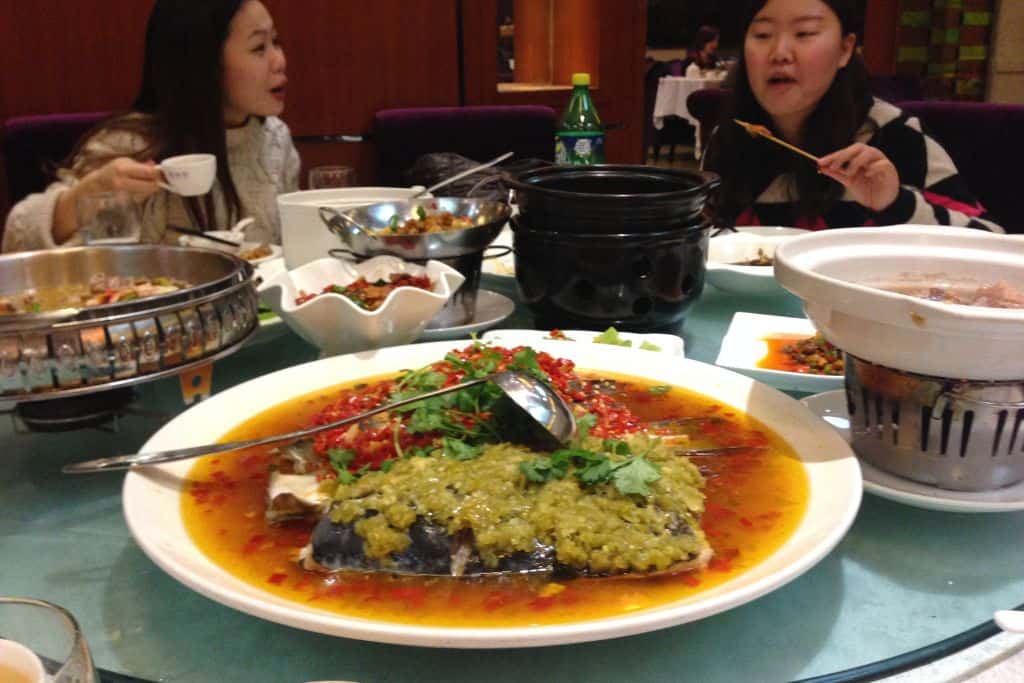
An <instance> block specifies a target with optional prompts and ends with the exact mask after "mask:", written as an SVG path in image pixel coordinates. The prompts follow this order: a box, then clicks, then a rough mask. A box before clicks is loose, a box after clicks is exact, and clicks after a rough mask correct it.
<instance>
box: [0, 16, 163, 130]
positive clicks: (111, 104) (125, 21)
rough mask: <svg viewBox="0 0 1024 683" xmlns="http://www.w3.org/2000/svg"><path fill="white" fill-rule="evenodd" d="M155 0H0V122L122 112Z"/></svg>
mask: <svg viewBox="0 0 1024 683" xmlns="http://www.w3.org/2000/svg"><path fill="white" fill-rule="evenodd" d="M152 5H153V3H152V0H73V1H72V2H68V1H67V0H33V2H19V1H18V0H5V1H4V2H0V27H3V31H2V36H3V37H2V39H0V93H2V95H0V97H2V99H0V119H6V118H8V117H11V116H18V115H22V114H44V113H52V112H68V111H99V110H107V109H125V108H127V107H128V106H129V105H130V104H131V101H132V99H133V98H134V97H135V93H136V92H137V90H138V88H139V81H140V78H141V74H142V49H143V42H144V35H145V26H146V19H147V18H148V16H149V11H150V8H151V7H152Z"/></svg>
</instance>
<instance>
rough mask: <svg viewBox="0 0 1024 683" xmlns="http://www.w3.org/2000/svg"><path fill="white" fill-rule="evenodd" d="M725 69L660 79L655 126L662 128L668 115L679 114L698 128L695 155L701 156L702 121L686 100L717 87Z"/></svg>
mask: <svg viewBox="0 0 1024 683" xmlns="http://www.w3.org/2000/svg"><path fill="white" fill-rule="evenodd" d="M725 76H726V72H725V71H709V72H705V74H704V75H703V76H701V77H700V78H689V77H686V76H663V77H662V78H660V79H659V80H658V93H657V95H655V99H654V127H655V128H657V129H658V130H661V129H662V128H663V127H664V125H665V117H666V116H679V117H681V118H683V119H686V121H687V122H688V123H689V124H690V125H692V126H693V127H694V128H695V129H696V130H697V132H696V135H694V150H693V156H694V158H696V159H700V158H701V154H702V150H701V147H700V121H699V120H698V119H697V118H696V117H695V116H693V115H692V114H690V110H689V109H688V108H687V106H686V100H687V98H689V97H690V95H692V94H693V93H695V92H697V91H698V90H702V89H704V88H717V87H719V86H720V85H721V84H722V81H723V80H725Z"/></svg>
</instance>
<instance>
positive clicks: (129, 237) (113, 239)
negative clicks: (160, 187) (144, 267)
mask: <svg viewBox="0 0 1024 683" xmlns="http://www.w3.org/2000/svg"><path fill="white" fill-rule="evenodd" d="M76 210H77V215H78V226H79V230H80V231H81V233H82V239H83V241H84V242H85V243H86V244H132V243H134V242H138V241H139V237H140V235H141V234H142V217H141V214H140V211H139V205H138V204H137V203H136V202H135V200H134V199H133V198H132V196H131V195H129V194H128V193H127V192H99V193H96V194H90V195H86V196H84V197H82V198H81V199H79V200H78V204H77V205H76Z"/></svg>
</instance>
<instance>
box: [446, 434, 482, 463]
mask: <svg viewBox="0 0 1024 683" xmlns="http://www.w3.org/2000/svg"><path fill="white" fill-rule="evenodd" d="M441 445H442V447H443V449H444V456H445V457H446V458H454V459H455V460H473V459H474V458H478V457H480V454H481V453H483V451H484V448H483V446H471V445H470V444H468V443H466V442H465V441H459V440H458V439H453V438H451V437H448V436H446V437H444V438H443V439H441Z"/></svg>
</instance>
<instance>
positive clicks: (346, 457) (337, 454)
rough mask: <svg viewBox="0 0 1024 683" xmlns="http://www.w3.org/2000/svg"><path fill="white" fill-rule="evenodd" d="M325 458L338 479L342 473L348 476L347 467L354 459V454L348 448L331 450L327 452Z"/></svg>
mask: <svg viewBox="0 0 1024 683" xmlns="http://www.w3.org/2000/svg"><path fill="white" fill-rule="evenodd" d="M327 458H328V459H329V460H330V461H331V467H333V468H334V471H335V472H337V473H338V478H339V479H340V478H341V477H342V476H343V475H342V473H345V474H349V471H348V466H349V465H350V464H351V463H352V461H353V460H355V458H356V452H355V451H353V450H352V449H350V448H331V449H328V451H327Z"/></svg>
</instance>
